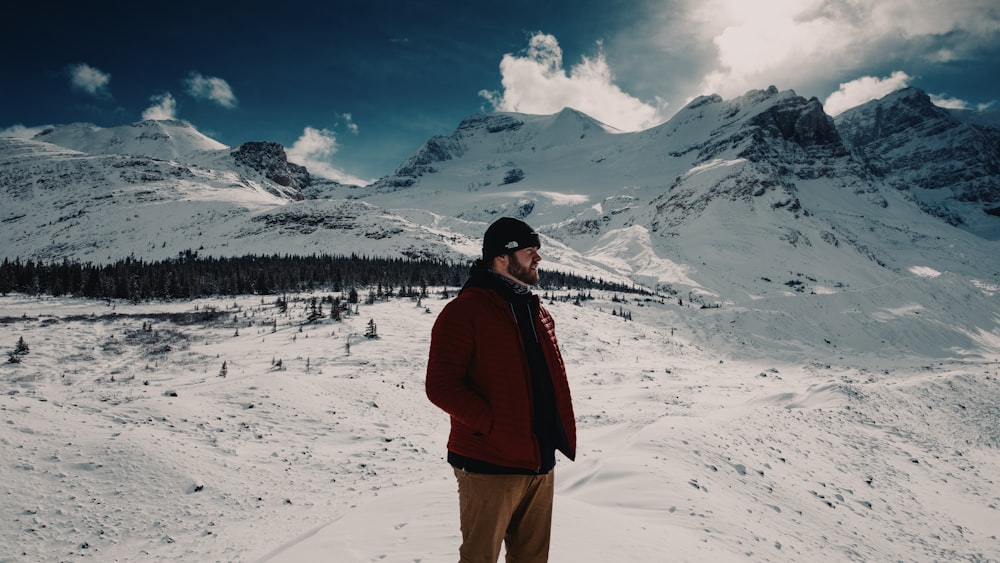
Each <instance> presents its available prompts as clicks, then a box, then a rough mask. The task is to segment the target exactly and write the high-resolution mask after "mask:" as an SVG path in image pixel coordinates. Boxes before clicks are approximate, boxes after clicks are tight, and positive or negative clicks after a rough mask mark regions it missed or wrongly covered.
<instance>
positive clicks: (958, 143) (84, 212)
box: [0, 87, 1000, 345]
mask: <svg viewBox="0 0 1000 563" xmlns="http://www.w3.org/2000/svg"><path fill="white" fill-rule="evenodd" d="M959 117H961V116H959ZM998 135H1000V132H998V129H997V128H995V127H992V126H990V125H986V124H983V123H972V122H971V120H969V119H959V118H958V117H956V114H955V113H954V112H949V111H945V110H941V109H940V108H936V107H934V106H933V105H931V104H930V102H929V99H928V98H927V96H926V95H925V94H923V93H922V92H920V91H917V90H903V91H900V92H897V93H895V94H892V95H890V96H887V97H886V98H884V99H882V100H879V101H876V102H872V103H870V104H867V105H865V106H861V107H859V108H856V109H854V110H852V111H849V112H846V113H845V114H843V115H841V116H840V117H839V118H838V119H837V120H834V119H832V118H831V117H830V116H828V115H827V114H826V113H824V111H823V108H822V105H821V104H820V103H819V101H818V100H816V99H815V98H813V99H805V98H803V97H801V96H798V95H797V94H795V93H794V92H792V91H778V90H777V89H776V88H774V87H771V88H769V89H767V90H757V91H751V92H748V93H746V94H745V95H743V96H741V97H739V98H736V99H732V100H723V99H721V98H720V97H718V96H705V97H701V98H698V99H696V100H693V101H692V102H691V103H689V104H688V105H687V106H686V107H685V108H683V109H682V110H681V111H680V112H678V113H677V114H676V115H675V116H674V117H673V118H672V119H671V120H669V121H668V122H666V123H664V124H662V125H660V126H658V127H655V128H652V129H649V130H646V131H642V132H638V133H621V132H619V131H616V130H614V129H612V128H610V127H608V126H606V125H604V124H602V123H600V122H598V121H596V120H594V119H592V118H590V117H589V116H586V115H584V114H582V113H580V112H578V111H575V110H572V109H568V108H567V109H565V110H563V111H561V112H559V113H557V114H554V115H544V116H539V115H523V114H514V113H497V114H484V115H475V116H472V117H469V118H468V119H465V120H464V121H463V122H462V123H460V124H459V126H458V128H457V129H456V130H455V131H454V132H452V133H451V134H450V135H442V136H437V137H434V138H432V139H430V140H429V141H428V142H427V143H425V144H424V146H422V147H420V148H419V149H418V150H417V151H416V152H415V153H414V154H413V155H412V156H411V157H410V158H408V159H407V160H406V161H405V162H403V163H402V164H401V165H400V167H399V168H398V169H397V170H396V171H395V173H394V174H392V175H390V176H388V177H385V178H382V179H381V180H379V181H377V182H375V183H374V184H372V185H370V186H366V187H358V186H348V185H341V184H337V183H334V182H329V181H320V180H316V179H313V178H310V177H309V176H308V172H307V171H305V170H304V169H302V168H301V167H300V166H298V165H295V164H292V163H288V162H287V159H286V158H285V155H284V152H283V150H282V149H281V147H280V146H278V145H276V144H274V143H246V144H244V145H241V146H239V147H236V148H232V149H227V148H219V147H218V146H216V145H215V144H214V143H213V142H211V141H210V140H207V138H205V137H204V136H202V135H200V134H199V133H197V132H196V131H195V130H193V129H192V128H191V127H190V126H189V125H186V124H179V123H178V122H141V123H138V124H133V125H132V126H126V127H120V128H114V129H108V130H100V129H95V128H93V127H92V126H82V125H73V126H67V127H66V128H59V129H55V130H52V131H48V132H45V133H43V134H41V135H39V136H38V137H37V138H36V139H35V140H32V141H18V140H13V139H4V140H2V141H0V194H2V198H3V200H4V206H3V217H0V229H2V231H0V232H2V236H3V238H4V240H6V241H9V243H8V245H7V247H6V256H7V257H10V258H13V257H21V258H43V259H48V260H58V259H62V258H75V259H82V260H88V261H95V262H101V261H107V260H115V259H119V258H122V257H125V256H130V255H132V256H136V257H143V258H149V259H157V258H161V259H162V258H169V257H172V256H176V255H177V254H178V253H179V252H183V251H185V250H197V251H198V252H199V253H201V254H204V255H234V254H235V255H239V254H267V253H282V254H286V253H290V254H295V253H302V254H313V253H331V254H350V253H353V252H357V253H361V254H378V255H393V256H399V255H405V256H412V257H427V256H438V257H447V258H458V259H467V258H469V257H472V256H475V255H476V254H478V250H479V249H478V247H479V240H480V237H481V233H482V232H483V230H484V228H485V226H486V224H488V223H489V222H490V221H491V220H493V219H494V218H496V217H499V216H501V215H512V216H516V217H521V218H525V219H527V220H528V221H529V222H530V223H531V224H532V225H534V226H535V227H536V228H537V229H539V231H540V232H541V233H542V234H543V240H544V244H545V253H544V255H545V258H546V260H547V261H548V266H549V267H551V268H558V269H561V270H564V271H570V272H573V273H580V274H585V275H595V276H598V277H603V278H606V279H607V278H612V279H630V280H633V281H635V282H638V283H641V284H644V285H646V286H648V287H654V288H658V289H659V290H661V291H664V292H667V293H668V294H671V295H674V296H676V297H677V298H679V299H682V300H685V301H693V302H695V303H698V304H700V305H704V306H712V307H716V306H720V305H726V308H725V311H726V313H724V314H726V315H728V314H732V313H733V312H734V311H737V310H739V309H740V308H741V307H746V308H748V309H751V310H756V309H763V310H771V309H772V308H774V309H776V310H782V311H785V310H786V308H785V304H786V303H785V301H786V299H787V298H788V297H789V296H806V295H823V296H828V297H825V299H827V300H843V301H844V302H845V303H844V304H843V307H847V308H851V307H861V308H868V307H877V306H881V305H880V304H882V303H884V302H885V301H886V299H889V300H890V301H891V300H892V298H891V297H887V296H885V295H882V293H883V292H886V293H891V288H892V287H893V284H896V283H900V280H910V281H909V282H907V283H924V284H928V285H929V287H928V291H933V290H934V289H933V288H934V287H935V286H936V284H941V287H939V288H938V290H939V291H942V292H944V291H947V292H949V293H954V292H958V293H959V294H961V295H965V296H967V297H966V299H967V300H968V301H969V302H978V301H980V300H986V301H987V302H989V303H992V301H990V299H991V297H990V295H988V294H986V293H984V291H983V290H982V289H981V288H983V287H986V288H993V287H996V285H997V284H998V283H1000V279H998V267H997V260H996V258H995V257H996V256H997V250H998V248H997V246H998V244H1000V242H998V241H1000V217H997V216H995V215H994V214H992V213H994V210H995V209H996V207H997V206H998V205H1000V176H998V175H997V173H996V172H995V170H996V166H997V164H996V163H997V161H998V157H997V148H996V147H997V145H996V142H995V141H994V139H996V138H997V136H998ZM41 139H44V140H45V141H44V142H43V141H41ZM56 141H58V142H59V143H63V144H65V145H72V146H71V147H70V148H73V149H74V150H72V151H71V150H68V149H66V148H59V147H57V146H56V145H54V144H53V142H56ZM157 143H159V144H157ZM109 147H113V148H116V150H119V149H120V150H119V152H114V153H110V154H109ZM75 151H78V152H75ZM157 155H159V156H157ZM163 156H169V157H170V158H169V159H164V158H161V157H163ZM880 288H884V289H880ZM848 296H850V297H849V298H848ZM772 300H773V302H772ZM793 302H794V303H796V306H805V307H807V308H809V309H808V310H803V311H800V312H799V313H797V314H803V315H806V316H807V317H809V318H814V319H815V326H814V327H813V328H814V330H813V332H810V331H803V330H801V329H800V328H796V329H794V330H793V329H791V328H789V330H790V331H791V332H790V334H789V341H794V340H796V339H798V338H805V339H807V340H810V341H811V340H823V339H827V340H829V338H828V337H826V336H820V335H821V334H823V332H824V331H823V330H822V324H823V321H822V318H823V317H824V315H825V314H829V313H822V314H821V313H819V312H818V311H816V310H812V309H811V308H812V307H820V305H818V300H817V299H802V300H799V301H797V302H795V301H793ZM848 302H849V303H850V305H848ZM994 309H995V304H989V305H986V304H984V306H983V307H978V305H977V310H985V311H991V310H994ZM840 310H842V309H840ZM940 312H941V314H947V308H942V309H941V311H940ZM727 320H728V321H730V322H733V323H734V324H735V323H738V322H748V323H751V324H752V323H754V322H764V321H763V320H761V319H758V320H755V321H751V320H747V319H746V318H745V317H740V320H736V319H727ZM978 322H979V320H973V319H972V317H966V320H964V321H961V322H960V323H959V324H963V325H967V326H965V327H964V328H963V329H962V330H973V331H974V328H975V327H977V326H980V325H978V324H976V323H978ZM869 337H871V335H868V334H866V333H865V331H864V330H859V331H852V333H851V334H845V335H841V338H843V339H844V340H845V341H850V342H852V343H854V344H859V343H860V340H863V339H865V338H869ZM959 340H963V338H961V337H959ZM963 341H964V340H963ZM921 345H922V344H921ZM942 345H943V344H942Z"/></svg>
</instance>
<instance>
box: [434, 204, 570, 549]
mask: <svg viewBox="0 0 1000 563" xmlns="http://www.w3.org/2000/svg"><path fill="white" fill-rule="evenodd" d="M540 247H541V242H540V240H539V238H538V234H537V233H536V232H535V231H534V230H533V229H532V228H531V227H529V226H528V225H527V224H526V223H524V222H523V221H520V220H517V219H513V218H510V217H504V218H501V219H498V220H497V221H495V222H494V223H493V224H492V225H490V227H489V228H488V229H487V230H486V234H485V235H484V237H483V258H482V259H481V260H477V261H476V262H475V263H474V264H473V266H472V270H471V272H470V275H469V280H468V281H467V282H466V283H465V286H464V287H463V288H462V291H461V292H460V293H459V295H458V297H456V298H455V299H454V300H452V301H451V302H450V303H448V304H447V305H446V306H445V307H444V309H443V310H442V311H441V314H440V315H438V318H437V320H436V321H435V323H434V328H433V330H432V332H431V346H430V355H429V359H428V362H427V381H426V388H427V397H428V398H429V399H430V400H431V402H433V403H434V404H435V405H437V406H438V407H440V408H441V409H443V410H444V411H445V412H447V413H448V414H449V415H451V433H450V435H449V437H448V463H450V464H451V465H452V466H453V467H454V471H455V476H456V477H457V479H458V498H459V514H460V520H461V530H462V546H461V548H460V550H459V555H460V558H461V559H460V560H461V561H463V562H464V561H474V562H480V561H489V562H491V563H495V562H496V560H497V558H498V557H499V555H500V546H501V543H505V544H506V549H507V560H508V561H519V562H521V561H547V560H548V552H549V539H550V537H551V530H552V498H553V491H554V475H553V474H554V471H553V469H554V467H555V464H556V457H555V455H556V454H555V452H556V450H559V451H561V452H562V453H563V454H564V455H565V456H566V457H567V458H569V459H571V460H572V459H574V458H575V457H576V423H575V419H574V415H573V404H572V400H571V398H570V391H569V383H568V382H567V379H566V368H565V366H564V365H563V360H562V356H561V354H560V353H559V345H558V342H557V341H556V334H555V325H554V323H553V321H552V317H551V316H550V315H549V313H548V311H546V310H545V307H543V306H542V304H541V302H540V300H539V299H538V297H537V296H536V295H534V294H532V292H531V289H530V286H532V285H535V284H537V283H538V280H539V275H538V263H539V262H540V261H541V260H542V258H541V256H540V255H539V254H538V250H539V248H540Z"/></svg>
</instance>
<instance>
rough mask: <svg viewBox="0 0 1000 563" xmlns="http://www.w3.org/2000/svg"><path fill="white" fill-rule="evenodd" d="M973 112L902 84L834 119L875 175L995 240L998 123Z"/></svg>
mask: <svg viewBox="0 0 1000 563" xmlns="http://www.w3.org/2000/svg"><path fill="white" fill-rule="evenodd" d="M993 113H996V112H993ZM979 115H980V116H981V114H979ZM975 116H976V114H972V113H971V112H968V111H957V110H946V109H943V108H939V107H937V106H935V105H933V104H932V103H931V101H930V98H929V97H928V96H927V94H925V93H924V92H922V91H920V90H917V89H915V88H907V89H904V90H900V91H898V92H895V93H893V94H890V95H889V96H886V97H885V98H883V99H882V100H878V101H873V102H869V103H867V104H864V105H862V106H859V107H856V108H854V109H851V110H849V111H847V112H844V113H843V114H842V115H840V116H838V117H837V120H836V121H837V128H838V130H839V131H840V132H841V135H842V136H843V137H844V139H845V140H846V142H847V143H848V144H849V145H850V146H851V148H852V150H853V151H854V152H855V154H856V155H857V156H858V158H859V160H861V162H863V163H864V164H865V166H866V167H867V168H868V169H869V170H870V171H871V172H872V173H873V174H874V175H875V176H876V177H878V178H880V179H881V180H883V181H884V182H885V183H886V184H888V185H890V186H893V187H895V188H897V189H899V190H905V191H908V192H909V193H910V194H912V196H913V198H914V199H915V200H916V201H917V202H918V203H919V204H920V205H921V207H922V208H924V209H925V210H927V211H928V212H929V213H931V214H934V215H937V216H940V217H942V218H943V219H945V220H947V221H948V222H950V223H952V224H956V225H962V226H965V227H966V228H969V229H971V230H973V231H974V232H978V231H982V232H983V234H984V236H987V237H990V238H994V239H995V238H996V233H997V227H996V223H997V221H996V217H998V216H1000V181H998V179H997V176H998V172H1000V128H998V127H997V126H996V124H995V123H994V124H993V125H989V124H988V121H987V120H986V119H983V118H982V117H980V118H979V119H976V117H975ZM983 211H985V212H986V215H984V214H983V213H982V212H983Z"/></svg>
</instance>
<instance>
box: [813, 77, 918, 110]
mask: <svg viewBox="0 0 1000 563" xmlns="http://www.w3.org/2000/svg"><path fill="white" fill-rule="evenodd" d="M910 80H912V78H911V77H910V76H909V75H908V74H906V73H905V72H903V71H901V70H897V71H895V72H893V73H892V75H890V76H887V77H885V78H879V77H877V76H862V77H861V78H857V79H855V80H852V81H850V82H845V83H843V84H841V85H840V88H839V89H838V90H837V91H836V92H834V93H832V94H830V96H829V97H828V98H827V99H826V101H825V102H823V109H824V111H826V113H828V114H830V115H837V114H840V113H843V112H845V111H847V110H849V109H851V108H853V107H856V106H859V105H861V104H863V103H865V102H870V101H872V100H877V99H879V98H882V97H884V96H886V95H888V94H891V93H892V92H895V91H896V90H899V89H901V88H905V87H907V86H908V85H909V83H910Z"/></svg>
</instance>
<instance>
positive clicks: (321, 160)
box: [285, 127, 372, 186]
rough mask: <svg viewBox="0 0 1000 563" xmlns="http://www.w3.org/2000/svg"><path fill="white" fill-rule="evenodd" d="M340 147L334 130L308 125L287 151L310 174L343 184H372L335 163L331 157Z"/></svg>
mask: <svg viewBox="0 0 1000 563" xmlns="http://www.w3.org/2000/svg"><path fill="white" fill-rule="evenodd" d="M338 149H339V147H338V146H337V136H336V135H335V134H334V133H333V131H330V130H329V129H316V128H313V127H306V128H305V129H304V130H303V131H302V136H300V137H299V138H298V140H296V141H295V143H293V144H292V146H291V147H290V148H288V149H287V150H286V151H285V152H286V153H287V155H288V160H289V161H291V162H294V163H296V164H301V165H302V166H305V167H306V168H307V169H308V170H309V173H310V174H313V175H316V176H319V177H321V178H326V179H328V180H335V181H337V182H340V183H343V184H354V185H357V186H365V185H368V184H370V183H371V182H372V181H371V180H364V179H361V178H358V177H356V176H352V175H351V174H348V173H347V172H344V171H343V170H341V169H339V168H337V167H335V166H334V165H333V163H332V162H331V158H332V157H333V155H335V154H337V150H338Z"/></svg>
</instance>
